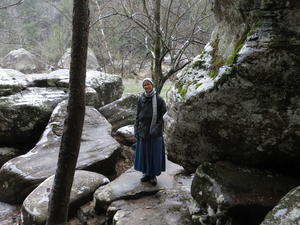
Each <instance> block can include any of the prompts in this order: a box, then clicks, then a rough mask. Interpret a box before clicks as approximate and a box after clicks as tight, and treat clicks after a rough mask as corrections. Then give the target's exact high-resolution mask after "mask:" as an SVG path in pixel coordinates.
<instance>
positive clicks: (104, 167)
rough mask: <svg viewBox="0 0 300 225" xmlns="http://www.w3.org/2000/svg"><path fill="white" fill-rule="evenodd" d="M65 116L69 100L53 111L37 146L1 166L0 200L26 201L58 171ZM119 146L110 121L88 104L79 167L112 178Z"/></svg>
mask: <svg viewBox="0 0 300 225" xmlns="http://www.w3.org/2000/svg"><path fill="white" fill-rule="evenodd" d="M65 116H66V102H62V103H60V104H59V105H58V106H57V107H56V108H55V110H54V111H53V113H52V116H51V118H50V120H49V124H48V125H47V127H46V130H45V131H44V133H43V135H42V137H41V139H40V140H39V142H38V143H37V144H36V146H35V147H34V148H33V149H32V150H30V151H29V152H28V153H27V154H25V155H21V156H19V157H17V158H14V159H12V160H10V161H8V162H7V163H5V164H4V165H3V166H2V168H1V170H0V201H3V202H12V203H14V202H21V201H23V200H24V198H25V197H26V196H27V195H28V194H29V193H30V192H31V191H32V190H33V189H34V188H35V187H36V186H37V185H38V184H40V183H41V182H42V181H44V180H45V179H46V178H48V177H49V176H51V175H53V174H54V173H55V170H56V165H57V157H58V153H59V147H60V141H61V135H62V132H63V121H64V119H65ZM119 147H120V145H119V144H118V142H117V141H115V140H114V139H113V138H112V137H111V125H110V124H109V123H108V122H107V120H106V119H105V118H104V117H102V116H101V114H100V113H99V112H98V111H97V110H96V109H95V108H92V107H89V106H87V107H86V114H85V121H84V126H83V133H82V137H81V149H80V152H79V156H78V161H77V166H76V168H77V169H85V170H90V171H94V172H98V173H101V174H104V175H105V176H108V177H110V178H111V177H113V176H114V174H115V168H114V166H115V163H116V160H117V157H118V154H119Z"/></svg>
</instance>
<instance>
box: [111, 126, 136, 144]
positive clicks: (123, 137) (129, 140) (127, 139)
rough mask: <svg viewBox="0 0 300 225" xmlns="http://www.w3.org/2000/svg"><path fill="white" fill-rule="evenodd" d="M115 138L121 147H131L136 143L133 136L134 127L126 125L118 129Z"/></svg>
mask: <svg viewBox="0 0 300 225" xmlns="http://www.w3.org/2000/svg"><path fill="white" fill-rule="evenodd" d="M115 138H116V140H117V141H118V142H119V143H121V144H123V145H127V146H132V145H133V144H134V143H135V142H136V138H135V136H134V126H133V125H127V126H125V127H121V128H119V129H118V130H117V131H116V133H115Z"/></svg>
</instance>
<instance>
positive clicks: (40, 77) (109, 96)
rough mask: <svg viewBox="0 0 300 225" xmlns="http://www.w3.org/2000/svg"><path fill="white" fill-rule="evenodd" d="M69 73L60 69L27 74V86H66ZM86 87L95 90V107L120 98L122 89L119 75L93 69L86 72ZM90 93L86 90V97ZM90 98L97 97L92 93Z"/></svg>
mask: <svg viewBox="0 0 300 225" xmlns="http://www.w3.org/2000/svg"><path fill="white" fill-rule="evenodd" d="M69 73H70V71H69V70H68V69H60V70H56V71H53V72H51V73H49V74H31V75H29V76H28V79H29V80H30V83H29V86H33V87H59V88H67V87H68V86H69ZM86 87H87V88H88V89H89V90H91V88H92V89H94V90H95V91H96V92H97V95H98V99H97V100H96V101H97V102H96V103H97V105H95V107H97V108H98V107H101V106H103V105H105V104H109V103H111V102H113V101H115V100H116V99H118V98H120V97H121V96H122V93H123V90H124V87H123V83H122V79H121V77H120V76H118V75H114V74H107V73H102V72H99V71H93V70H90V71H87V73H86ZM91 94H92V92H91V91H90V92H87V97H90V96H91ZM92 98H94V99H95V98H97V97H96V96H94V95H92ZM98 101H99V102H98Z"/></svg>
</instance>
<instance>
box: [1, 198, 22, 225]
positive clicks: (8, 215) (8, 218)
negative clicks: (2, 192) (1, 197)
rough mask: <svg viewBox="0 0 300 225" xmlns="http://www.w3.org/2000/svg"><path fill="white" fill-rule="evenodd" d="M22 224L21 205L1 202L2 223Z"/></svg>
mask: <svg viewBox="0 0 300 225" xmlns="http://www.w3.org/2000/svg"><path fill="white" fill-rule="evenodd" d="M16 224H21V217H20V207H19V206H15V205H9V204H6V203H4V202H0V225H16Z"/></svg>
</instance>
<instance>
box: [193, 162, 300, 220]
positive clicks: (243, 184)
mask: <svg viewBox="0 0 300 225" xmlns="http://www.w3.org/2000/svg"><path fill="white" fill-rule="evenodd" d="M299 183H300V182H299V180H298V179H295V178H291V177H287V176H283V175H279V174H274V173H270V172H267V171H259V170H257V169H250V168H246V167H239V166H236V165H234V164H231V163H228V162H218V163H215V164H211V163H203V164H202V165H200V166H199V168H198V169H197V171H196V174H195V177H194V179H193V182H192V187H191V194H192V196H193V198H194V199H195V200H196V201H197V203H198V205H199V211H198V212H194V215H193V217H194V220H195V222H197V223H199V224H200V222H201V221H202V222H203V223H205V224H220V225H223V224H224V225H225V224H228V223H229V222H230V221H231V223H232V224H236V225H248V224H249V225H253V224H259V223H260V222H261V221H262V220H263V218H264V216H265V215H266V213H267V212H268V211H269V210H270V209H272V207H274V206H275V205H276V204H277V202H278V201H279V200H280V198H282V196H284V195H285V194H286V193H287V192H288V191H289V190H291V189H292V188H294V187H296V186H298V185H299Z"/></svg>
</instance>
